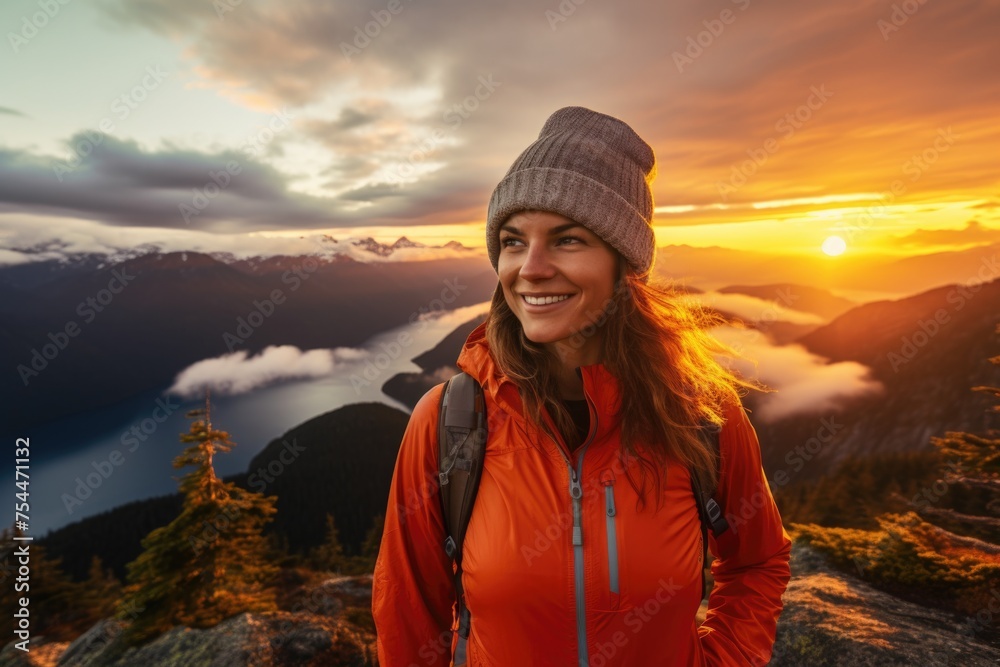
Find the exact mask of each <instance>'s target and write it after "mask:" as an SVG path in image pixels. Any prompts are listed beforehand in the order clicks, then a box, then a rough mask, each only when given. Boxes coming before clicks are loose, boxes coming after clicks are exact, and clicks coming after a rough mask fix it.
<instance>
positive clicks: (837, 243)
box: [823, 236, 847, 257]
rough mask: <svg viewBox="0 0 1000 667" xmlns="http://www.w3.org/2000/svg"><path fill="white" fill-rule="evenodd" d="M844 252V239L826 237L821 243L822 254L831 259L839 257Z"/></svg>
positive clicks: (845, 245) (845, 247)
mask: <svg viewBox="0 0 1000 667" xmlns="http://www.w3.org/2000/svg"><path fill="white" fill-rule="evenodd" d="M845 250H847V243H845V242H844V239H842V238H840V237H839V236H828V237H827V238H826V240H825V241H823V252H825V253H826V254H827V255H830V256H831V257H836V256H837V255H841V254H843V252H844V251H845Z"/></svg>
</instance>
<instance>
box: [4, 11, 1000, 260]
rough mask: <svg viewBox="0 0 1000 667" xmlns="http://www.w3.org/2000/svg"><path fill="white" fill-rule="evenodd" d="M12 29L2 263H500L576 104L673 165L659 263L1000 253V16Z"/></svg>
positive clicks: (384, 16) (391, 20) (100, 22)
mask: <svg viewBox="0 0 1000 667" xmlns="http://www.w3.org/2000/svg"><path fill="white" fill-rule="evenodd" d="M0 26H2V29H3V33H4V39H3V42H4V43H3V44H2V45H0V264H11V263H19V262H24V261H29V260H31V259H39V258H44V257H51V256H58V255H60V254H68V253H72V252H88V251H108V252H110V251H111V250H114V249H121V248H124V247H139V246H143V245H144V244H152V245H154V246H155V245H159V246H161V247H169V248H171V249H179V248H186V249H206V250H208V249H210V250H223V251H224V250H227V249H228V250H231V251H234V252H236V253H237V254H239V251H246V252H251V251H252V252H266V251H268V249H269V250H270V251H272V252H278V251H279V250H280V249H285V248H289V247H291V241H290V240H292V241H294V240H298V239H300V237H302V236H310V235H318V234H330V235H332V236H334V237H340V236H356V237H363V236H373V237H374V238H375V239H376V240H379V241H383V242H392V241H394V240H395V239H397V238H399V237H400V236H403V235H405V236H407V237H408V238H410V239H412V240H416V241H420V242H423V243H427V244H444V243H445V242H447V241H450V240H457V241H460V242H462V243H463V244H465V245H466V246H469V247H473V248H480V249H484V248H485V240H484V238H483V230H484V224H485V223H484V220H485V216H486V211H487V205H488V202H489V197H490V194H491V192H492V190H493V188H494V187H495V186H496V184H497V183H498V182H499V181H500V179H501V178H502V177H503V176H504V174H505V173H506V171H507V169H508V168H509V166H510V164H511V163H512V162H513V160H514V159H515V158H516V157H517V155H518V154H519V153H520V152H521V151H522V150H523V149H524V148H526V147H527V146H528V145H529V144H530V143H531V142H532V141H533V140H534V139H535V138H536V137H537V135H538V132H539V130H540V129H541V127H542V124H543V123H544V121H545V119H546V118H547V117H548V116H549V115H550V114H551V113H552V112H553V111H555V110H556V109H559V108H561V107H564V106H585V107H588V108H591V109H593V110H596V111H600V112H603V113H607V114H610V115H613V116H616V117H618V118H621V119H622V120H624V121H625V122H627V123H629V125H631V126H632V127H633V128H634V129H635V130H636V132H638V134H639V135H640V136H641V137H643V138H644V139H645V140H646V141H647V142H648V143H649V144H650V145H651V146H652V147H653V149H654V152H655V154H656V158H657V178H656V180H655V181H654V182H653V196H654V201H655V206H656V214H655V218H654V229H655V231H656V237H657V245H658V246H664V245H667V244H687V245H691V246H695V247H710V246H722V247H726V248H734V249H746V250H754V251H766V252H769V253H774V254H777V255H782V254H796V255H806V256H808V255H815V256H817V257H818V256H820V255H821V254H823V253H824V252H825V253H826V254H828V255H834V254H837V253H842V254H840V255H839V256H840V257H842V258H843V259H844V260H847V261H850V259H849V258H850V257H852V256H853V257H862V256H865V255H874V254H888V255H900V256H913V255H920V254H925V253H932V252H940V251H947V250H960V249H966V248H970V247H975V246H979V245H986V244H989V243H996V242H1000V209H998V207H1000V176H998V172H997V169H996V167H995V164H994V163H995V160H996V157H995V156H996V155H997V154H1000V150H998V149H1000V123H997V122H996V120H997V117H998V113H997V112H998V110H1000V77H997V76H996V66H997V63H1000V41H998V40H996V39H995V35H996V33H997V29H998V28H1000V2H998V1H996V0H993V1H973V0H969V1H963V2H948V3H946V2H943V1H942V0H922V1H921V0H906V1H905V2H899V1H895V0H894V1H892V2H889V1H887V0H847V1H845V2H837V3H832V2H824V3H817V2H796V3H792V2H777V1H765V0H739V1H736V0H712V1H709V2H694V1H692V0H685V1H684V2H672V3H646V2H634V1H631V0H630V1H627V2H615V3H611V2H607V1H606V0H562V1H561V2H557V1H556V0H551V1H550V2H544V1H543V2H537V3H536V2H511V1H509V0H507V1H503V0H501V1H497V2H484V1H482V0H480V1H471V0H470V1H468V2H433V1H431V0H372V1H369V2H351V3H349V2H346V1H344V2H312V1H308V2H307V1H305V0H289V1H286V2H281V3H278V2H265V1H264V0H214V2H208V1H207V0H173V1H172V2H169V3H168V2H166V0H63V1H62V2H60V0H33V1H29V0H14V1H8V2H4V3H3V4H2V5H0ZM991 155H992V156H993V157H992V158H991V157H990V156H991ZM831 237H839V238H840V239H841V242H840V243H839V244H838V242H837V241H833V240H830V239H831ZM824 244H826V245H824ZM824 248H826V249H827V250H824Z"/></svg>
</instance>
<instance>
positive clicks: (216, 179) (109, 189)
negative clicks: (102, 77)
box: [0, 132, 336, 231]
mask: <svg viewBox="0 0 1000 667" xmlns="http://www.w3.org/2000/svg"><path fill="white" fill-rule="evenodd" d="M68 146H69V147H70V148H71V149H74V150H75V151H79V154H82V155H86V156H85V157H84V158H83V159H82V160H80V161H79V163H78V164H77V165H76V166H74V163H73V162H70V161H68V160H66V161H64V160H56V159H48V160H46V159H44V158H42V157H40V156H37V155H34V154H30V153H27V152H25V151H18V150H3V149H0V206H2V207H3V208H5V209H6V210H18V211H28V212H34V213H40V214H49V215H52V214H57V215H59V214H61V215H66V216H73V217H83V218H90V219H94V220H100V221H102V222H106V223H110V224H113V225H129V226H150V227H174V228H190V227H192V226H196V227H197V228H200V229H208V230H214V231H226V230H227V229H228V230H235V229H240V230H243V231H251V230H254V229H274V228H275V227H277V226H282V225H285V226H290V227H309V226H319V225H326V226H334V225H335V224H336V220H335V218H334V217H333V215H332V214H331V212H329V210H328V207H327V206H326V205H324V204H322V203H321V202H318V201H316V200H314V199H312V198H310V197H307V196H304V195H297V194H294V193H290V192H289V191H288V187H287V186H288V179H287V177H286V176H284V175H282V174H280V173H279V172H278V171H276V170H275V169H274V168H273V167H270V166H267V165H264V164H261V163H259V162H257V161H255V160H252V159H248V158H247V157H246V156H245V155H244V154H243V153H241V152H237V151H224V152H221V153H217V154H214V155H210V154H207V153H198V152H194V151H188V150H178V149H171V148H164V149H162V150H160V151H146V150H144V149H142V148H141V147H140V146H139V145H138V144H137V143H136V142H133V141H123V140H120V139H117V138H115V137H112V136H109V135H102V136H101V138H100V139H99V140H98V141H97V143H96V145H95V143H94V141H93V135H91V134H90V133H87V132H81V133H78V134H76V135H74V136H73V137H72V138H71V139H70V140H69V142H68ZM84 146H86V148H83V147H84ZM220 184H221V185H220ZM199 193H200V194H199ZM198 197H200V199H199V198H198ZM182 205H184V206H187V207H188V215H187V219H186V218H185V211H184V210H182V208H181V206H182ZM237 222H238V223H239V224H238V225H237V224H235V223H237Z"/></svg>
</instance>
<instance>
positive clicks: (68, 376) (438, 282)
mask: <svg viewBox="0 0 1000 667" xmlns="http://www.w3.org/2000/svg"><path fill="white" fill-rule="evenodd" d="M314 261H315V258H310V257H274V258H269V259H268V260H266V261H261V262H260V263H251V262H247V261H244V262H237V263H234V264H233V265H229V264H226V263H224V262H222V261H220V260H218V259H216V258H213V257H210V256H208V255H205V254H201V253H195V252H185V253H180V252H177V253H168V254H165V255H160V254H147V255H142V256H139V257H134V258H131V259H129V260H126V261H125V262H123V263H119V264H115V265H112V266H102V267H100V268H96V267H89V266H88V267H87V268H81V267H69V268H66V269H65V272H64V273H60V272H58V271H56V270H55V269H53V268H52V267H49V271H50V272H49V273H46V274H44V277H45V278H46V279H45V280H44V281H43V280H42V273H41V272H42V271H43V267H34V268H33V269H32V270H31V271H29V272H28V273H24V271H27V269H23V270H18V269H17V267H4V268H0V286H2V287H4V289H5V291H6V290H7V289H8V287H11V291H10V294H11V296H12V298H11V299H8V300H6V301H5V302H4V303H3V304H0V316H2V324H0V341H2V342H3V343H4V347H3V350H4V353H3V359H4V364H5V366H6V367H8V368H10V369H11V371H12V372H10V373H7V374H5V376H4V378H5V379H3V380H0V402H2V404H3V406H4V408H5V409H6V411H7V414H6V418H5V419H4V426H5V428H7V429H9V431H10V432H11V433H14V432H23V431H24V430H26V429H29V428H30V427H31V426H33V425H37V424H43V423H45V424H51V423H53V422H57V421H58V420H59V419H60V418H62V417H66V416H69V415H76V414H83V415H87V414H88V413H91V412H94V411H96V410H98V409H100V408H102V407H105V406H115V405H119V404H121V403H122V402H125V401H129V400H132V399H134V397H135V396H137V395H139V394H141V393H142V392H146V391H160V390H162V389H164V388H166V387H169V386H170V384H171V383H172V381H173V380H174V377H175V376H176V374H177V373H178V372H180V371H181V370H182V369H184V368H186V367H187V366H189V365H190V364H193V363H195V362H197V361H201V360H203V359H208V358H213V357H217V356H220V355H224V354H228V353H230V352H233V351H234V350H247V351H249V352H251V353H255V352H258V351H260V350H262V349H263V348H265V347H266V346H268V345H295V346H297V347H299V348H300V349H303V350H309V349H317V348H322V349H328V348H335V347H356V346H360V345H362V344H364V342H365V341H366V340H368V339H369V338H371V337H372V336H374V335H376V334H378V333H382V332H385V331H388V330H391V329H393V328H394V327H397V326H401V325H404V324H406V323H407V322H408V320H409V318H410V317H411V316H412V315H413V313H415V312H420V308H424V309H425V310H426V309H428V308H430V305H429V304H433V303H434V300H435V299H440V298H441V294H442V287H443V284H442V283H443V280H444V279H445V277H446V278H447V279H449V280H451V281H452V282H453V283H454V284H459V285H461V286H462V289H461V290H460V291H459V293H458V294H456V295H454V296H453V300H452V302H451V303H450V304H449V307H461V306H467V305H472V304H475V303H479V302H481V301H483V300H484V299H487V298H489V295H490V293H491V291H492V289H493V288H494V287H495V285H496V274H495V273H494V272H493V270H492V269H491V268H490V267H489V265H488V264H485V265H484V262H483V261H482V258H481V257H478V256H476V257H470V258H453V259H441V260H429V261H420V262H383V263H363V262H355V261H350V260H346V261H337V260H323V261H319V262H316V263H314ZM52 271H55V272H54V273H52ZM115 271H117V272H119V274H120V275H121V276H122V278H123V279H124V281H125V285H124V287H122V286H121V285H120V284H119V283H120V282H121V281H120V280H119V281H118V282H115V283H113V285H112V288H113V289H114V290H117V292H118V293H112V292H111V291H109V283H110V282H111V281H112V279H113V277H114V275H115V273H114V272H115ZM17 285H23V286H21V287H17ZM346 285H349V286H350V289H345V286H346ZM275 291H280V296H279V299H278V300H280V301H281V302H280V303H278V302H277V301H274V302H271V300H272V299H273V298H274V297H273V295H274V294H275ZM95 295H103V296H101V297H100V298H102V299H104V301H103V305H102V303H101V302H95V305H88V302H87V299H88V298H90V299H95V298H97V297H96V296H95ZM387 295H392V296H391V298H390V297H388V296H387ZM108 297H110V299H108ZM154 304H155V306H154ZM81 306H82V307H81ZM252 314H253V317H254V318H257V319H259V320H260V322H259V324H258V325H255V326H253V327H249V328H247V327H246V321H247V318H250V317H251V315H252ZM241 321H243V322H244V327H243V328H242V329H239V327H240V322H241ZM251 321H253V320H251ZM68 323H74V324H75V325H76V327H77V329H76V331H77V333H76V334H75V335H74V336H73V337H72V338H67V340H66V341H65V344H64V345H63V349H60V350H57V351H56V352H55V353H53V350H54V349H55V343H52V342H50V335H53V336H57V338H58V337H59V334H61V333H62V332H64V331H65V329H66V327H67V324H68ZM238 331H242V332H243V334H242V335H239V333H238ZM226 334H229V335H230V337H228V338H227V337H225V335H226ZM63 337H65V335H64V336H63ZM46 345H49V346H50V348H51V349H49V350H48V351H47V352H46V355H48V356H49V357H51V358H48V359H42V358H40V359H36V360H35V362H34V363H35V365H36V366H38V367H40V370H38V371H37V375H31V374H30V373H29V375H28V376H27V381H28V384H27V385H25V384H24V382H23V381H22V379H21V377H20V376H19V373H18V372H17V370H16V369H17V368H18V366H24V367H26V368H29V369H30V368H31V364H32V363H33V362H32V359H33V353H32V350H39V349H41V348H44V347H45V346H46ZM43 362H44V365H43ZM136 369H141V370H142V372H141V373H137V372H136ZM84 379H85V381H84ZM113 426H115V424H109V425H105V427H106V428H111V427H113ZM71 448H72V442H59V443H53V446H52V447H51V448H50V449H49V450H48V452H47V455H55V454H56V453H57V451H58V450H60V449H61V450H66V451H69V450H70V449H71Z"/></svg>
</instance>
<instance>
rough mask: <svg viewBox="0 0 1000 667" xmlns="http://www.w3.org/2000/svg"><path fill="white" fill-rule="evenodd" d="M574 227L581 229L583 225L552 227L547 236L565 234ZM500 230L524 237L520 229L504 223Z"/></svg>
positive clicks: (573, 224)
mask: <svg viewBox="0 0 1000 667" xmlns="http://www.w3.org/2000/svg"><path fill="white" fill-rule="evenodd" d="M574 227H583V225H581V224H580V223H579V222H568V223H566V224H565V225H559V226H558V227H553V228H552V229H550V230H549V235H550V236H555V235H556V234H559V233H561V232H565V231H566V230H567V229H573V228H574ZM500 230H501V231H507V232H510V233H511V234H514V235H515V236H524V234H522V233H521V230H520V229H518V228H517V227H514V226H513V225H511V224H509V223H506V222H505V223H504V224H503V225H501V226H500Z"/></svg>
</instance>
